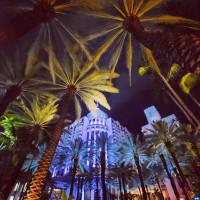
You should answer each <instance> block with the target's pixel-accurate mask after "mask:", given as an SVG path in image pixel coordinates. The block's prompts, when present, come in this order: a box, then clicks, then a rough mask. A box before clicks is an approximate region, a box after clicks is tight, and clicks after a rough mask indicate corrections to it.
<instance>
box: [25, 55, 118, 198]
mask: <svg viewBox="0 0 200 200" xmlns="http://www.w3.org/2000/svg"><path fill="white" fill-rule="evenodd" d="M52 58H53V64H54V66H55V67H54V70H55V71H54V72H55V75H56V78H57V80H58V82H57V83H55V84H52V87H51V88H49V90H54V91H55V92H56V91H57V92H58V93H57V95H58V96H59V98H60V103H59V106H60V108H61V112H60V117H59V119H58V120H57V122H56V125H55V129H54V131H53V133H52V138H51V140H50V141H49V144H48V145H47V148H46V151H45V153H44V155H43V157H42V159H41V162H40V165H39V166H38V170H37V172H36V173H35V175H34V177H33V179H32V183H31V187H30V191H29V192H28V194H27V198H26V199H39V197H40V195H41V192H42V188H43V186H44V184H45V179H46V175H47V172H48V169H49V167H50V164H51V161H52V158H53V156H54V153H55V150H56V147H57V145H58V142H59V140H60V136H61V134H62V131H63V128H64V121H65V118H66V114H67V113H68V112H69V111H70V110H69V108H70V107H71V106H72V103H73V102H74V101H75V108H76V113H77V116H78V118H80V115H81V106H80V103H79V100H78V97H80V98H81V99H82V100H83V101H84V103H85V104H86V106H87V107H88V109H89V110H90V111H92V112H94V110H95V109H96V105H95V103H94V101H96V102H99V103H100V104H102V105H103V106H105V107H106V108H108V109H110V106H109V105H108V103H107V100H106V98H105V96H104V95H103V94H102V93H101V92H100V91H107V92H118V90H117V89H116V88H114V87H112V86H111V85H108V84H107V81H108V80H109V79H110V72H109V71H104V70H103V71H96V70H95V71H93V72H91V73H89V72H88V66H87V65H86V67H83V68H82V69H81V68H78V69H77V67H74V68H71V67H70V63H69V62H68V61H67V60H64V61H67V62H64V63H62V64H60V63H59V61H58V60H57V59H56V57H55V56H54V55H53V57H52ZM76 63H77V62H76ZM79 64H80V63H79ZM72 65H74V63H73V62H72ZM44 66H46V65H45V64H44ZM115 77H117V75H115ZM44 83H48V84H49V82H48V81H44ZM39 188H40V189H39Z"/></svg>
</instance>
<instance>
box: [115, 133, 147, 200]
mask: <svg viewBox="0 0 200 200" xmlns="http://www.w3.org/2000/svg"><path fill="white" fill-rule="evenodd" d="M118 150H119V151H120V152H121V158H120V163H124V164H125V165H127V164H128V163H129V162H131V163H132V165H133V166H136V167H137V171H138V174H139V178H140V183H141V187H142V193H143V198H144V199H145V200H147V193H146V190H145V185H144V180H143V176H142V169H141V163H143V162H144V161H146V160H148V157H147V156H146V154H145V150H146V147H145V144H144V143H141V142H140V137H139V135H137V136H136V138H134V137H133V136H132V135H130V136H127V137H125V139H124V141H123V143H122V144H121V146H120V147H119V149H118Z"/></svg>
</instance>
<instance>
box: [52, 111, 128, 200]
mask: <svg viewBox="0 0 200 200" xmlns="http://www.w3.org/2000/svg"><path fill="white" fill-rule="evenodd" d="M67 132H70V135H69V137H70V139H71V140H72V141H73V140H75V139H76V138H82V140H83V141H84V142H87V143H88V145H90V143H91V142H94V144H95V142H96V141H97V136H98V135H100V133H103V134H107V135H108V136H110V135H113V141H121V140H123V138H124V137H125V135H129V134H130V133H129V132H128V130H127V129H126V128H124V127H123V126H121V125H120V123H119V122H118V121H115V120H113V119H112V118H109V117H108V116H107V114H106V113H104V112H103V111H101V110H100V109H99V108H97V110H96V116H93V115H92V113H89V114H88V115H87V116H85V117H82V118H81V119H80V120H76V121H75V122H74V123H73V124H71V125H70V126H69V127H66V128H65V129H64V133H67ZM106 148H107V147H106ZM111 160H112V159H111ZM96 164H97V163H96V158H95V157H94V159H93V163H88V165H89V166H90V167H95V166H96ZM107 165H108V162H107V150H106V166H107ZM68 172H69V167H67V166H65V167H61V168H60V167H59V168H57V167H56V166H55V167H54V169H53V171H52V178H53V179H54V180H56V182H57V183H58V184H57V185H56V187H57V188H62V185H64V184H63V183H64V180H63V179H64V176H65V177H66V174H68ZM62 177H63V178H62ZM108 187H109V186H108ZM55 192H57V193H59V190H58V189H55ZM60 192H61V191H60ZM75 193H76V188H74V194H75ZM116 193H117V192H116ZM99 194H100V195H101V196H102V191H101V179H100V178H99ZM67 195H68V196H69V190H67ZM94 198H95V191H94V190H91V191H85V190H84V191H83V193H82V199H84V200H86V199H88V200H93V199H94Z"/></svg>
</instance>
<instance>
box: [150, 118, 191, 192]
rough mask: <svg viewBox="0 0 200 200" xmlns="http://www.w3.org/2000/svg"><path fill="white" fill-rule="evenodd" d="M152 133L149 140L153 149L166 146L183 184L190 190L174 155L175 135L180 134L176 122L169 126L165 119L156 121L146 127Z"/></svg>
mask: <svg viewBox="0 0 200 200" xmlns="http://www.w3.org/2000/svg"><path fill="white" fill-rule="evenodd" d="M148 131H150V132H151V133H152V134H150V135H149V137H148V138H149V139H150V140H149V141H150V142H151V144H153V145H154V148H155V149H161V148H166V150H167V151H168V153H169V154H170V155H171V157H172V158H173V161H174V164H175V166H176V168H177V169H178V172H179V174H180V177H181V180H182V183H183V185H185V186H186V187H187V189H188V190H190V187H189V185H188V182H187V180H186V178H185V176H184V174H183V172H182V169H181V167H180V165H179V162H178V160H177V157H176V155H175V145H174V144H175V142H176V140H175V136H176V135H178V134H180V129H179V128H177V126H176V123H175V122H172V123H171V124H170V125H169V126H168V124H167V122H165V121H157V122H155V123H154V124H152V129H148Z"/></svg>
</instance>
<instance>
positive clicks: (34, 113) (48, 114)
mask: <svg viewBox="0 0 200 200" xmlns="http://www.w3.org/2000/svg"><path fill="white" fill-rule="evenodd" d="M54 103H55V101H50V100H49V101H47V103H44V102H40V101H38V100H37V99H36V100H34V101H33V102H32V103H31V105H30V107H31V108H28V106H26V105H25V104H24V103H23V102H21V104H16V106H15V108H13V110H11V111H10V112H8V113H7V115H6V116H7V117H8V118H9V117H11V118H14V121H16V122H17V123H18V124H20V126H21V127H27V131H28V129H30V131H28V133H27V131H26V132H25V133H26V135H24V137H25V138H26V139H27V141H26V142H28V144H29V146H31V144H32V146H34V145H35V146H37V145H38V144H39V142H40V141H39V140H40V139H41V135H42V134H43V133H44V130H45V129H46V128H47V125H48V123H49V122H50V121H51V120H52V119H53V118H54V115H55V113H56V111H57V105H54ZM14 109H15V110H14ZM20 134H22V132H21V133H20ZM23 134H24V133H23ZM20 137H21V136H20ZM33 144H34V145H33ZM16 149H17V148H16ZM27 151H29V150H28V149H26V150H25V151H22V153H20V154H19V156H20V159H19V161H18V164H17V166H16V168H15V171H14V172H13V174H12V176H11V178H10V181H9V182H8V183H7V187H6V189H5V190H4V191H1V196H0V198H7V197H8V195H9V194H10V192H11V190H12V187H13V186H14V184H15V182H16V179H17V177H18V175H19V173H20V171H21V168H22V166H23V164H24V162H25V160H26V156H27V153H28V152H27Z"/></svg>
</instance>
